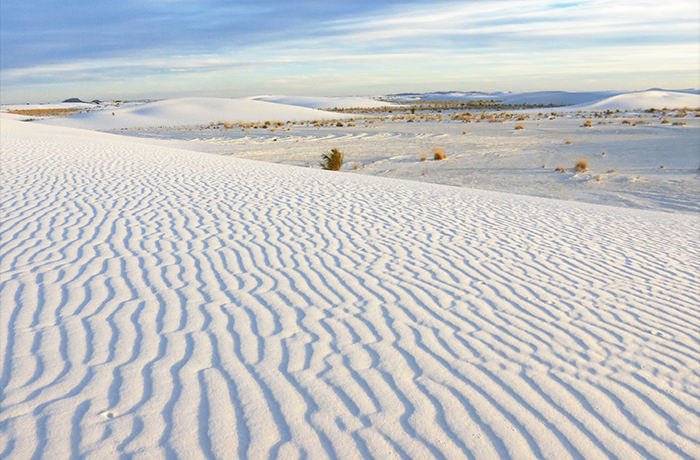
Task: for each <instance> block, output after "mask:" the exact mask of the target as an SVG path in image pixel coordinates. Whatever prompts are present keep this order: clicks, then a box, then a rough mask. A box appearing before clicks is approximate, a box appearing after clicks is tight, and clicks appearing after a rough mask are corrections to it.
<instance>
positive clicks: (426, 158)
mask: <svg viewBox="0 0 700 460" xmlns="http://www.w3.org/2000/svg"><path fill="white" fill-rule="evenodd" d="M420 161H428V157H420Z"/></svg>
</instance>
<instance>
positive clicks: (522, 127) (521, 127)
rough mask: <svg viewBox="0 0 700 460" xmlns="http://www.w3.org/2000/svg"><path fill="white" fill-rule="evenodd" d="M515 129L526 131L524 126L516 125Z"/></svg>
mask: <svg viewBox="0 0 700 460" xmlns="http://www.w3.org/2000/svg"><path fill="white" fill-rule="evenodd" d="M515 129H525V127H524V126H523V125H515Z"/></svg>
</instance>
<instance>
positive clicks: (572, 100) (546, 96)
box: [499, 91, 619, 106]
mask: <svg viewBox="0 0 700 460" xmlns="http://www.w3.org/2000/svg"><path fill="white" fill-rule="evenodd" d="M617 94H619V93H618V92H614V91H585V92H568V91H535V92H529V93H504V94H502V95H501V96H500V97H499V99H500V100H502V101H503V102H504V103H505V104H533V105H550V104H551V105H563V106H566V105H576V104H584V103H592V102H597V101H600V100H602V99H606V98H608V97H611V96H615V95H617Z"/></svg>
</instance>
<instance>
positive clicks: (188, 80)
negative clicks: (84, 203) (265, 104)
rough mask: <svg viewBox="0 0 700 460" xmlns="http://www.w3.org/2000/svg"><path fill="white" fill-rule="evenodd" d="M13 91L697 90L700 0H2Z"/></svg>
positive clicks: (35, 97)
mask: <svg viewBox="0 0 700 460" xmlns="http://www.w3.org/2000/svg"><path fill="white" fill-rule="evenodd" d="M0 22H1V23H0V40H1V42H0V46H1V47H0V64H1V70H0V84H1V86H2V102H3V103H12V102H40V101H56V100H61V99H64V98H66V97H81V98H84V99H93V98H100V99H107V98H122V99H123V98H140V97H167V96H176V95H218V96H244V95H253V94H262V93H274V94H307V95H352V94H383V93H390V92H403V91H431V90H448V89H458V90H485V91H492V90H513V91H522V90H548V89H561V90H599V89H619V90H625V89H644V88H649V87H665V88H689V87H697V86H698V85H699V84H700V83H699V81H698V80H699V79H700V63H699V57H700V35H699V34H700V32H699V31H698V28H699V27H700V5H699V4H698V2H697V0H671V1H668V2H662V1H658V0H654V1H643V0H642V1H627V0H592V1H566V0H558V1H544V0H527V1H524V0H484V1H451V2H439V1H438V2H398V1H365V0H354V1H352V2H350V1H348V2H332V1H279V0H262V1H256V2H231V1H222V0H140V1H139V0H120V1H115V0H110V1H104V0H90V1H87V0H86V1H72V0H63V1H59V0H34V1H32V0H4V1H3V2H2V3H0Z"/></svg>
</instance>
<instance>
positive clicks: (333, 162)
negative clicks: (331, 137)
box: [321, 149, 343, 171]
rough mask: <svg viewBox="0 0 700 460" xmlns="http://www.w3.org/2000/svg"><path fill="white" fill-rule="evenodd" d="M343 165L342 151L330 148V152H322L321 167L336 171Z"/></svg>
mask: <svg viewBox="0 0 700 460" xmlns="http://www.w3.org/2000/svg"><path fill="white" fill-rule="evenodd" d="M341 166H343V153H342V152H341V151H340V150H338V149H332V150H331V153H324V154H323V156H322V157H321V168H323V169H326V170H328V171H338V170H339V169H340V167H341Z"/></svg>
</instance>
